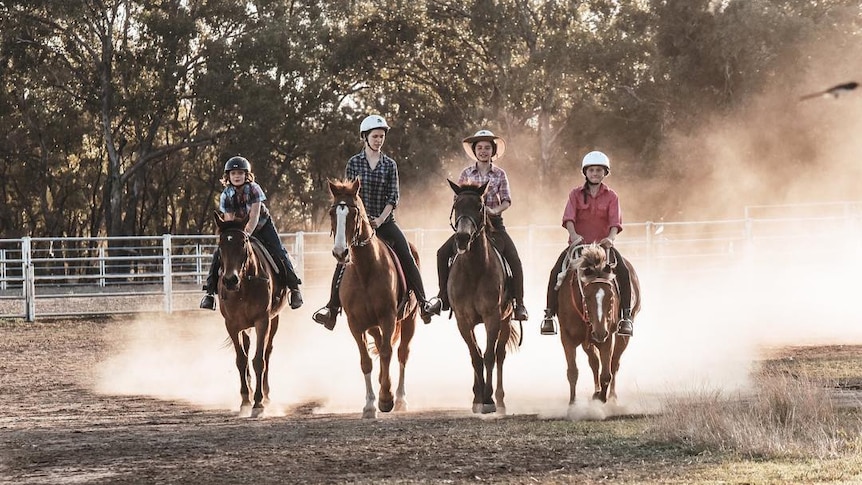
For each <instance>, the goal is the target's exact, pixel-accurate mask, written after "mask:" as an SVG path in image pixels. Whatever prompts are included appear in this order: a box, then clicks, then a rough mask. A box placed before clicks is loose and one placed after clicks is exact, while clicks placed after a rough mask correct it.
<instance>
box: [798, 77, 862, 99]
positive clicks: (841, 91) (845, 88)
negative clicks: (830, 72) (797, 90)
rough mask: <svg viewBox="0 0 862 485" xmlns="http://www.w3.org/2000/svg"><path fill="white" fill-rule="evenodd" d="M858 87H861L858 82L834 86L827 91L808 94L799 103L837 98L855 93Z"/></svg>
mask: <svg viewBox="0 0 862 485" xmlns="http://www.w3.org/2000/svg"><path fill="white" fill-rule="evenodd" d="M858 87H859V83H857V82H856V81H852V82H849V83H844V84H839V85H837V86H832V87H831V88H829V89H827V90H826V91H820V92H817V93H811V94H806V95H805V96H802V97H800V98H799V101H805V100H806V99H813V98H829V97H832V98H837V97H839V96H842V95H845V94H848V93H849V92H850V91H853V90H854V89H856V88H858Z"/></svg>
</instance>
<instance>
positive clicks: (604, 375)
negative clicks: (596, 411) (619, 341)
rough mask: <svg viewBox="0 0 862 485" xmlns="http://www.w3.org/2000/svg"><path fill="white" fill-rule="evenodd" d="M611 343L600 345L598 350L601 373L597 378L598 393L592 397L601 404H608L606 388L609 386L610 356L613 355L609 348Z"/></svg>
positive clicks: (609, 341) (610, 341)
mask: <svg viewBox="0 0 862 485" xmlns="http://www.w3.org/2000/svg"><path fill="white" fill-rule="evenodd" d="M612 343H613V341H612V340H608V341H607V342H604V343H602V344H601V348H600V349H599V357H600V360H601V366H602V372H601V374H600V376H599V392H597V393H596V395H595V396H593V397H594V398H595V399H598V400H599V401H601V402H608V388H609V386H610V384H611V355H612V354H613V349H612V348H611V345H612Z"/></svg>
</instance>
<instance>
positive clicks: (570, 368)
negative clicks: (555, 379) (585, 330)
mask: <svg viewBox="0 0 862 485" xmlns="http://www.w3.org/2000/svg"><path fill="white" fill-rule="evenodd" d="M561 340H562V341H563V353H564V354H565V355H566V378H567V379H568V380H569V409H571V407H572V406H574V405H575V394H576V389H577V385H578V364H577V360H576V358H577V352H576V350H577V349H578V344H577V343H575V342H572V339H571V338H569V337H567V336H566V333H565V332H561Z"/></svg>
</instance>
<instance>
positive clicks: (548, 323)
mask: <svg viewBox="0 0 862 485" xmlns="http://www.w3.org/2000/svg"><path fill="white" fill-rule="evenodd" d="M541 333H542V335H556V334H557V317H556V316H554V311H553V310H551V309H550V308H545V318H544V320H542V327H541Z"/></svg>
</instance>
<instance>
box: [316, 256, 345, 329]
mask: <svg viewBox="0 0 862 485" xmlns="http://www.w3.org/2000/svg"><path fill="white" fill-rule="evenodd" d="M342 277H344V265H343V264H341V263H339V264H337V265H336V266H335V274H333V275H332V283H331V285H330V289H329V303H327V304H326V306H325V307H323V308H321V309H320V310H317V311H316V312H314V315H312V316H311V318H312V319H313V320H314V321H315V322H317V323H319V324H321V325H323V326H324V327H326V329H327V330H332V329H333V328H335V320H336V318H337V317H338V314H339V313H341V299H340V298H339V295H338V289H339V288H340V287H341V278H342Z"/></svg>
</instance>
